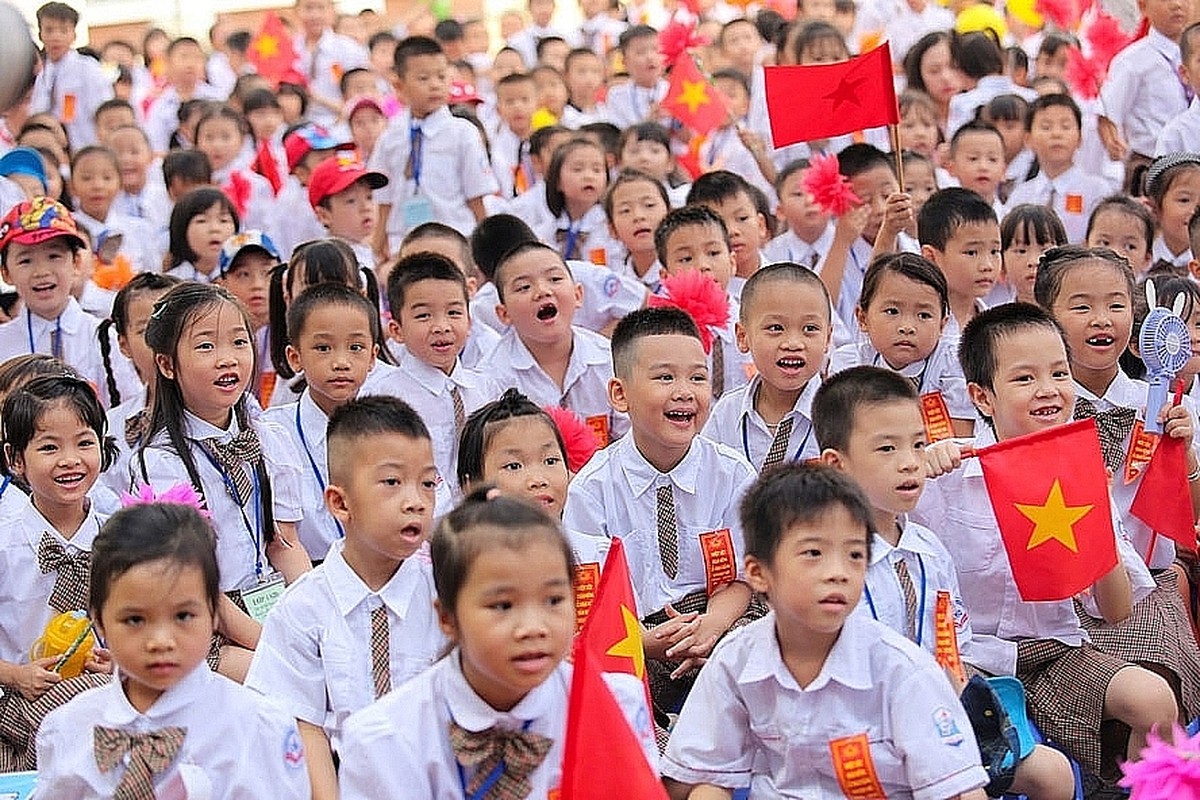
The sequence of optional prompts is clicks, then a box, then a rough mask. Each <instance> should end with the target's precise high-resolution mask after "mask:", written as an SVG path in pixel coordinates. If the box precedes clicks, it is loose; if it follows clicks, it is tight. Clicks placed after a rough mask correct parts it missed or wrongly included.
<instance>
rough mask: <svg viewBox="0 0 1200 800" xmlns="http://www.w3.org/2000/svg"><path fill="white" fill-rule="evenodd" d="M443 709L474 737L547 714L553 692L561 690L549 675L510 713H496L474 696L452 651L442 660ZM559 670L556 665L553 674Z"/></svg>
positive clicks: (457, 654)
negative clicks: (445, 683)
mask: <svg viewBox="0 0 1200 800" xmlns="http://www.w3.org/2000/svg"><path fill="white" fill-rule="evenodd" d="M446 658H447V659H448V663H447V665H446V667H447V669H446V678H447V684H448V685H447V686H446V706H447V707H448V708H449V710H450V718H451V719H452V720H454V721H455V722H456V723H458V724H459V725H461V726H462V727H464V728H466V729H467V730H469V731H472V732H475V733H478V732H479V731H485V730H487V729H488V728H491V727H493V726H496V725H497V724H499V726H500V727H502V728H506V729H509V730H513V729H517V728H520V727H521V725H522V724H523V723H524V722H526V721H528V720H534V719H538V718H539V717H543V716H545V715H546V714H548V713H550V712H551V711H552V710H553V708H554V692H555V691H556V690H558V689H561V686H556V684H561V683H562V678H561V677H559V676H558V675H557V674H556V675H551V676H550V678H549V679H547V680H545V681H542V682H541V683H540V684H538V685H537V686H535V687H534V688H533V689H531V690H530V691H529V694H527V695H525V696H524V697H523V698H521V701H520V702H519V703H517V704H516V705H515V706H513V707H512V710H510V711H497V710H496V709H494V708H492V707H491V706H490V705H488V704H487V702H486V701H485V700H484V699H483V698H482V697H480V696H479V695H478V694H476V693H475V690H474V689H472V688H471V685H470V684H469V683H467V679H466V677H465V676H464V675H463V672H462V662H461V661H460V658H461V654H460V652H459V649H458V648H457V647H456V648H454V650H453V651H451V653H450V655H448V656H446ZM562 669H563V666H562V665H559V667H558V668H556V669H555V672H556V673H557V672H559V671H560V670H562Z"/></svg>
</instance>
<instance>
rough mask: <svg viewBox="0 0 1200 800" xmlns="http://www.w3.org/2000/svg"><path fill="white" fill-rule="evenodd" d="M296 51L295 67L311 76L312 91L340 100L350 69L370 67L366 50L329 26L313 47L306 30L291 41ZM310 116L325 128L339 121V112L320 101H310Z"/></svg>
mask: <svg viewBox="0 0 1200 800" xmlns="http://www.w3.org/2000/svg"><path fill="white" fill-rule="evenodd" d="M292 47H293V48H294V49H295V51H296V70H297V71H298V72H300V73H301V74H303V75H304V76H305V77H307V78H308V89H309V91H310V92H311V93H313V94H315V95H318V96H320V97H324V98H326V99H329V100H336V101H339V102H340V101H341V100H342V99H343V98H342V88H341V80H342V75H344V74H345V73H346V72H348V71H349V70H352V69H355V68H357V67H368V66H370V56H369V54H368V53H367V49H366V48H365V47H363V46H362V45H361V44H359V43H358V42H356V41H354V40H353V39H351V38H350V37H349V36H343V35H341V34H340V33H334V32H333V30H332V29H330V28H326V29H325V30H323V31H322V32H321V36H320V38H318V39H317V41H316V44H314V45H313V46H312V47H311V48H310V47H309V45H308V42H307V41H305V37H304V34H303V33H300V34H297V35H296V36H295V38H294V39H293V40H292ZM308 118H309V119H310V120H312V121H313V122H315V123H317V124H318V125H324V126H326V127H328V126H330V125H332V124H334V123H335V122H337V118H338V112H337V111H335V110H333V109H329V108H326V107H325V106H324V105H322V104H321V103H310V104H309V106H308Z"/></svg>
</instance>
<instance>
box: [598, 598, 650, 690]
mask: <svg viewBox="0 0 1200 800" xmlns="http://www.w3.org/2000/svg"><path fill="white" fill-rule="evenodd" d="M621 621H622V622H624V623H625V638H624V639H622V640H621V641H619V642H617V643H616V644H614V645H613V646H612V647H610V648H608V650H606V651H604V654H605V655H606V656H616V657H618V658H622V657H623V658H630V659H633V674H634V675H636V676H637V677H638V680H641V679H642V676H643V675H645V674H646V651H645V650H643V649H642V626H641V623H639V622H638V618H637V617H635V616H634V615H633V612H632V611H630V610H629V609H628V608H627V607H626V606H624V605H622V606H621Z"/></svg>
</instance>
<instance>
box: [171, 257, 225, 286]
mask: <svg viewBox="0 0 1200 800" xmlns="http://www.w3.org/2000/svg"><path fill="white" fill-rule="evenodd" d="M164 271H165V272H166V274H167V275H170V276H171V277H173V278H179V280H181V281H191V282H193V283H212V281H213V275H212V273H208V272H205V271H204V270H202V269H200V268H199V267H197V266H196V265H195V264H193V263H192V262H190V261H180V262H179V263H178V264H176V265H175V266H173V267H171V268H170V269H168V270H164ZM215 271H216V270H214V272H215Z"/></svg>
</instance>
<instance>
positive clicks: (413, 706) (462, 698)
mask: <svg viewBox="0 0 1200 800" xmlns="http://www.w3.org/2000/svg"><path fill="white" fill-rule="evenodd" d="M604 680H605V682H606V683H607V684H608V686H609V688H610V689H611V690H612V692H613V696H614V697H615V698H616V700H617V703H618V705H620V707H621V710H622V711H623V712H624V713H625V717H626V719H627V720H628V721H629V724H630V727H632V728H633V730H634V731H635V733H636V735H637V737H638V739H639V741H640V742H641V745H642V749H643V750H644V751H645V753H646V759H647V760H648V761H649V762H650V763H651V764H652V765H654V766H655V767H657V764H658V750H657V748H656V746H655V744H654V734H653V729H652V726H651V724H650V716H649V714H648V712H647V711H646V692H645V689H643V688H642V684H641V682H640V681H638V680H637V679H636V678H634V677H633V676H631V675H624V674H614V673H607V674H605V676H604ZM570 685H571V666H570V665H569V664H568V663H567V662H566V661H563V662H562V663H560V664H559V665H558V668H557V669H556V670H555V671H554V672H553V673H551V675H550V677H548V678H547V679H546V680H545V681H544V682H543V683H542V684H541V685H539V686H536V687H534V688H533V689H532V690H530V692H529V693H528V694H527V695H525V697H524V698H522V699H521V701H520V702H519V703H517V704H516V705H515V706H513V708H512V710H511V711H497V710H496V709H494V708H492V707H491V706H490V705H488V704H487V702H486V701H484V700H483V699H482V698H481V697H479V695H477V694H476V693H475V691H474V690H473V689H472V688H471V686H470V684H468V683H467V680H466V678H464V677H463V673H462V667H461V666H460V662H459V651H458V650H457V649H455V650H454V651H452V652H451V653H450V655H448V656H446V657H445V658H443V659H442V660H440V661H438V662H437V663H436V664H434V665H433V666H432V667H431V668H429V669H427V670H425V672H423V673H421V674H420V675H419V676H417V677H416V678H414V679H413V680H411V681H409V682H408V683H406V684H404V686H401V687H399V688H398V689H394V690H392V692H391V693H390V694H388V695H387V696H385V697H383V698H381V699H380V700H379V701H378V702H376V703H374V704H372V705H371V706H369V707H367V708H366V709H364V710H362V711H360V712H359V713H357V714H355V715H354V716H352V717H351V718H350V721H349V722H348V723H347V724H346V728H345V735H344V736H343V739H342V751H341V757H342V763H341V768H340V769H339V771H338V785H339V787H340V789H341V794H342V800H380V798H383V797H398V796H400V795H403V796H404V797H413V798H417V797H420V798H422V800H461V798H462V797H463V788H462V782H461V779H460V776H459V771H458V762H457V760H456V759H455V756H454V750H453V749H452V748H451V746H450V737H449V729H450V722H451V720H453V721H454V722H456V723H458V724H459V725H461V726H462V727H464V728H466V729H467V730H469V731H483V730H487V729H488V728H492V727H500V728H505V729H508V730H521V729H522V728H523V727H524V726H525V725H526V724H527V723H528V728H527V730H528V731H529V732H530V733H536V734H538V735H540V736H545V737H548V738H550V739H551V740H553V744H552V745H551V746H550V751H549V752H548V753H547V754H546V757H545V758H544V759H543V760H542V763H541V764H540V765H539V766H538V768H537V769H536V770H534V771H533V773H532V774H531V775H530V776H529V782H530V787H531V791H530V794H529V796H530V797H531V798H533V797H547V796H549V794H550V792H551V790H553V789H556V788H557V787H558V785H559V781H560V780H561V779H562V759H563V746H564V744H565V739H566V721H567V697H568V695H569V694H570ZM467 777H468V780H469V779H470V775H469V774H468V776H467ZM401 787H403V788H401Z"/></svg>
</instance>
